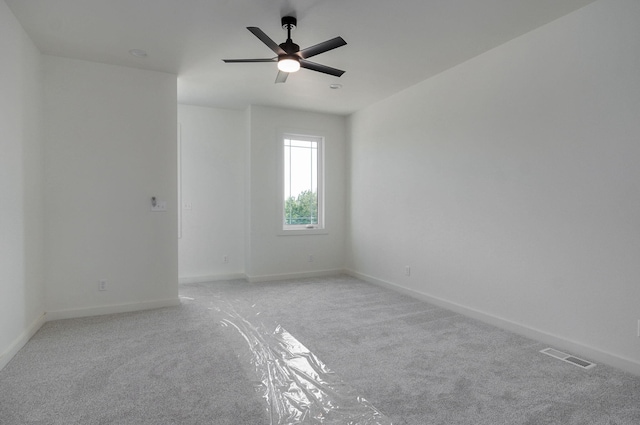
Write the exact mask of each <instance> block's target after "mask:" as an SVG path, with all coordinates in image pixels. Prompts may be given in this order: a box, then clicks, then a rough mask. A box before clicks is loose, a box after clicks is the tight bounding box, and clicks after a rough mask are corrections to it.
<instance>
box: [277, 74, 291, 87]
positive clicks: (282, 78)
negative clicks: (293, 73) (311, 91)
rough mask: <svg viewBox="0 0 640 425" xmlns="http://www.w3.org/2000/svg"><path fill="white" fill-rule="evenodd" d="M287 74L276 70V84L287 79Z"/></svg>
mask: <svg viewBox="0 0 640 425" xmlns="http://www.w3.org/2000/svg"><path fill="white" fill-rule="evenodd" d="M288 76H289V73H288V72H282V71H278V75H276V84H277V83H284V82H285V81H287V77H288Z"/></svg>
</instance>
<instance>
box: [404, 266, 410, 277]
mask: <svg viewBox="0 0 640 425" xmlns="http://www.w3.org/2000/svg"><path fill="white" fill-rule="evenodd" d="M404 275H405V276H411V267H409V266H405V267H404Z"/></svg>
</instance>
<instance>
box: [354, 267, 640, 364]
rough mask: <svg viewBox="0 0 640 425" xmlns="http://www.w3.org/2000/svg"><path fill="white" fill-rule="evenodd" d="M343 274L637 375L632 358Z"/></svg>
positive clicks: (359, 275)
mask: <svg viewBox="0 0 640 425" xmlns="http://www.w3.org/2000/svg"><path fill="white" fill-rule="evenodd" d="M344 272H345V273H346V274H348V275H350V276H353V277H355V278H358V279H361V280H364V281H366V282H369V283H373V284H374V285H378V286H382V287H385V288H388V289H391V290H394V291H396V292H400V293H403V294H405V295H408V296H410V297H413V298H417V299H419V300H422V301H425V302H428V303H430V304H434V305H437V306H439V307H442V308H446V309H447V310H451V311H454V312H456V313H460V314H462V315H464V316H468V317H471V318H473V319H477V320H479V321H481V322H484V323H488V324H490V325H493V326H496V327H498V328H501V329H505V330H507V331H511V332H514V333H517V334H519V335H522V336H524V337H527V338H531V339H533V340H536V341H539V342H542V343H544V344H548V345H549V346H551V347H553V348H557V349H561V350H564V351H568V352H570V353H572V354H573V355H576V356H580V357H583V358H586V359H589V360H592V361H595V362H599V363H602V364H607V365H609V366H613V367H615V368H618V369H621V370H623V371H625V372H629V373H632V374H634V375H638V376H640V363H638V362H636V361H634V360H632V359H628V358H625V357H621V356H618V355H616V354H613V353H609V352H606V351H602V350H599V349H597V348H594V347H590V346H588V345H584V344H581V343H579V342H576V341H572V340H569V339H566V338H563V337H560V336H558V335H554V334H551V333H548V332H545V331H541V330H539V329H535V328H532V327H528V326H525V325H523V324H520V323H516V322H512V321H510V320H507V319H504V318H501V317H498V316H494V315H492V314H488V313H485V312H483V311H480V310H476V309H473V308H470V307H466V306H464V305H461V304H457V303H454V302H451V301H447V300H444V299H442V298H438V297H434V296H431V295H428V294H425V293H423V292H419V291H416V290H414V289H409V288H405V287H402V286H400V285H398V284H395V283H392V282H388V281H385V280H382V279H378V278H376V277H373V276H369V275H366V274H363V273H359V272H356V271H354V270H345V271H344Z"/></svg>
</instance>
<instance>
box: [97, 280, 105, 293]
mask: <svg viewBox="0 0 640 425" xmlns="http://www.w3.org/2000/svg"><path fill="white" fill-rule="evenodd" d="M106 290H107V281H106V279H101V280H99V281H98V291H106Z"/></svg>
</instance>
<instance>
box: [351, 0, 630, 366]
mask: <svg viewBox="0 0 640 425" xmlns="http://www.w3.org/2000/svg"><path fill="white" fill-rule="evenodd" d="M639 22H640V3H639V2H637V1H636V0H601V1H598V2H596V3H593V4H592V5H590V6H587V7H585V8H583V9H581V10H578V11H577V12H574V13H572V14H570V15H568V16H566V17H564V18H561V19H559V20H557V21H555V22H552V23H550V24H548V25H546V26H544V27H542V28H540V29H537V30H535V31H533V32H531V33H529V34H526V35H524V36H522V37H520V38H518V39H515V40H513V41H511V42H509V43H506V44H505V45H502V46H500V47H498V48H496V49H494V50H492V51H490V52H488V53H486V54H483V55H481V56H479V57H477V58H475V59H473V60H470V61H468V62H466V63H464V64H461V65H459V66H457V67H455V68H453V69H451V70H449V71H447V72H444V73H442V74H440V75H438V76H436V77H434V78H431V79H429V80H427V81H425V82H423V83H421V84H419V85H417V86H414V87H412V88H410V89H408V90H406V91H404V92H402V93H399V94H397V95H395V96H393V97H391V98H389V99H387V100H385V101H383V102H380V103H378V104H375V105H373V106H371V107H369V108H367V109H365V110H363V111H360V112H358V113H356V114H354V115H353V116H352V117H351V119H350V138H351V148H350V158H351V161H350V178H351V179H352V184H351V190H350V202H351V215H350V217H351V219H350V235H349V238H348V240H349V247H348V252H349V264H348V266H349V268H350V269H351V270H353V271H354V272H355V273H356V274H358V275H360V276H365V277H369V278H370V279H371V280H373V281H378V282H386V283H390V284H395V285H399V286H400V287H402V288H404V289H406V290H409V291H413V292H414V293H417V294H422V295H426V296H428V297H433V298H431V299H435V300H440V301H442V302H443V303H444V304H446V305H449V306H453V307H455V308H458V309H460V310H463V311H466V312H467V313H471V314H475V315H477V316H480V317H483V318H485V319H487V320H492V321H494V322H497V323H501V324H502V325H504V326H507V327H511V328H515V329H518V330H520V331H523V332H525V333H528V334H530V335H534V336H537V337H542V338H543V339H545V340H547V341H552V342H556V343H558V344H561V345H564V346H567V347H570V348H572V349H576V350H578V351H580V352H582V353H584V354H585V355H589V356H591V357H592V358H593V357H596V358H595V360H598V359H600V360H601V361H602V360H605V361H607V362H609V363H613V364H616V365H618V366H621V367H624V368H626V369H628V370H633V371H635V372H636V373H640V338H638V336H637V335H636V333H637V326H638V319H640V303H639V300H640V285H639V284H638V278H639V276H640V261H639V259H640V242H639V241H640V184H639V182H640V167H639V166H638V164H639V163H640V143H638V141H639V138H640V119H639V117H640V79H638V70H639V69H640V55H638V54H637V53H638V52H639V51H640V31H638V23H639ZM407 265H408V266H410V267H411V276H410V277H406V276H404V270H405V266H407Z"/></svg>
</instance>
